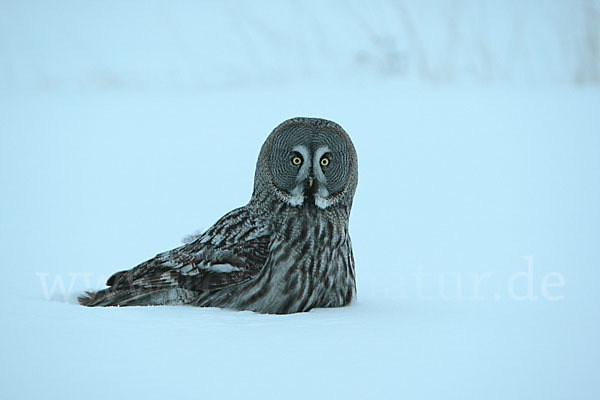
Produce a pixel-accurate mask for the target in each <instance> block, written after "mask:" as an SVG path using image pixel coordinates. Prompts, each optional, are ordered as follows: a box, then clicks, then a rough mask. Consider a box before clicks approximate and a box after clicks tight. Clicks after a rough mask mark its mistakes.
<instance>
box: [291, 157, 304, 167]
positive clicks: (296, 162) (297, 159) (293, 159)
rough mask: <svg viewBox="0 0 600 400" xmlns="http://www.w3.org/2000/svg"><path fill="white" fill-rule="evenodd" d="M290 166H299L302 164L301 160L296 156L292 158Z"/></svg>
mask: <svg viewBox="0 0 600 400" xmlns="http://www.w3.org/2000/svg"><path fill="white" fill-rule="evenodd" d="M292 164H294V165H300V164H302V159H301V158H300V157H298V156H294V158H292Z"/></svg>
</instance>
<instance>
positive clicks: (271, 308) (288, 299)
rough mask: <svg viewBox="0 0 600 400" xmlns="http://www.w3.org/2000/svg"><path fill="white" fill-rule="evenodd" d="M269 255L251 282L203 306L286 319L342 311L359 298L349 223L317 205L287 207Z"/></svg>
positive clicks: (206, 300)
mask: <svg viewBox="0 0 600 400" xmlns="http://www.w3.org/2000/svg"><path fill="white" fill-rule="evenodd" d="M284 208H285V209H284V210H281V211H282V212H281V213H279V215H280V217H281V218H279V219H278V220H277V221H276V222H275V223H274V224H272V227H271V229H272V241H271V245H270V255H269V257H268V259H267V261H266V265H265V267H264V268H263V269H262V271H261V272H260V274H259V275H258V276H257V277H256V278H255V279H253V280H252V281H249V282H245V283H242V284H240V285H236V286H232V287H228V288H224V289H222V290H220V291H219V292H217V293H215V292H212V293H211V294H210V295H201V296H200V299H199V301H198V305H200V306H212V307H227V308H234V309H238V310H252V311H257V312H262V313H273V314H287V313H294V312H302V311H308V310H310V309H312V308H316V307H341V306H344V305H346V304H348V303H350V302H351V301H352V299H353V298H354V297H355V294H356V285H355V278H354V258H353V255H352V244H351V242H350V236H349V234H348V226H347V223H346V222H345V221H347V219H345V218H343V216H342V215H340V211H339V210H338V211H337V212H336V211H335V210H334V211H329V210H327V211H323V210H319V209H317V208H316V207H314V206H306V207H284Z"/></svg>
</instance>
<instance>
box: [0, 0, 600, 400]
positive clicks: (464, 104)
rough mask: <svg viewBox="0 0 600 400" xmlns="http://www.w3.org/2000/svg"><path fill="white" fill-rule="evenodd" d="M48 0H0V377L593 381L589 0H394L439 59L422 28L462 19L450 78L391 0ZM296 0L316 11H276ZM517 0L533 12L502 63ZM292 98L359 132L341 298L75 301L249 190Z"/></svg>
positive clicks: (594, 146) (276, 385)
mask: <svg viewBox="0 0 600 400" xmlns="http://www.w3.org/2000/svg"><path fill="white" fill-rule="evenodd" d="M49 4H50V3H41V2H40V3H34V2H19V3H8V2H7V3H1V5H0V7H1V8H2V10H3V12H1V13H0V32H2V33H3V36H0V38H1V39H2V40H0V51H2V52H3V54H8V57H6V58H2V59H0V82H4V83H3V84H0V88H3V89H2V90H0V186H1V187H2V196H1V197H0V220H1V221H2V223H1V224H0V266H1V268H2V269H1V271H2V278H3V279H2V280H1V281H0V318H1V320H2V327H3V328H4V329H2V333H1V334H0V354H1V357H2V367H1V372H2V373H1V374H0V397H1V398H6V399H9V398H23V399H29V398H36V399H37V398H48V399H57V398H62V399H74V398H78V399H83V398H88V399H96V398H106V397H107V396H117V397H119V398H131V399H135V398H164V397H165V396H166V397H170V398H171V397H173V398H181V397H218V398H233V397H243V398H249V399H250V398H265V397H285V398H324V397H332V398H333V397H335V398H338V397H344V398H365V397H367V396H368V397H369V398H408V399H411V398H423V399H428V398H441V397H444V398H449V399H453V398H457V399H458V398H460V399H463V398H477V399H479V398H490V399H493V398H498V399H518V398H548V399H564V398H578V399H586V398H589V399H596V398H598V396H599V395H600V382H599V378H598V377H599V376H600V368H599V366H598V360H600V346H599V345H598V337H600V311H599V309H600V308H599V307H598V306H599V305H600V304H599V301H598V294H597V286H598V282H600V280H599V278H600V269H599V268H598V267H599V265H600V263H599V261H600V246H598V243H599V240H598V239H599V237H600V235H599V234H600V209H599V207H598V204H600V184H599V182H600V180H599V179H598V171H600V154H599V152H600V135H599V134H598V133H599V129H598V127H599V126H600V113H599V112H598V104H600V91H599V90H598V86H596V85H593V84H592V83H593V82H592V83H590V82H588V83H587V84H586V85H583V84H582V81H577V80H576V79H574V78H573V77H574V75H573V74H575V72H576V70H577V68H575V67H573V68H571V67H572V66H573V65H576V64H577V63H576V62H575V61H576V57H575V53H576V51H575V50H574V49H575V48H576V47H577V46H575V45H573V44H574V43H575V44H577V43H579V42H577V40H576V39H577V37H580V36H581V35H580V31H579V29H582V28H581V27H584V26H585V21H587V20H586V19H585V18H584V17H583V15H585V14H582V13H581V8H580V7H584V6H585V7H588V5H587V4H589V7H592V8H593V7H596V10H598V9H600V8H598V3H597V2H587V3H586V2H570V3H562V2H550V3H549V6H548V8H546V7H544V10H541V8H542V7H539V8H540V11H539V14H538V13H536V12H534V11H535V10H536V7H535V6H536V5H537V3H535V2H525V3H524V5H522V4H523V3H521V2H506V3H494V2H482V3H479V2H477V3H475V2H473V3H471V2H456V3H447V2H442V3H441V4H442V5H441V6H439V7H440V8H435V7H429V8H428V7H427V6H419V5H418V3H416V2H415V3H411V2H408V3H406V7H405V9H406V10H407V12H408V15H410V16H411V18H414V19H415V21H419V23H414V28H415V29H416V30H417V32H418V36H419V38H420V42H421V44H422V47H423V48H424V49H425V54H431V56H430V55H428V56H427V57H430V58H426V59H427V60H429V61H428V62H427V63H426V64H427V65H429V68H430V73H431V74H433V75H435V74H434V72H435V73H437V72H436V71H438V69H436V68H438V67H436V68H434V66H436V65H438V66H439V65H442V64H443V61H442V60H447V59H448V57H449V56H447V55H446V56H444V55H443V54H441V53H439V52H438V51H437V50H438V49H439V48H444V46H443V44H444V43H445V42H444V41H443V40H442V36H443V35H442V36H439V37H438V36H436V35H435V32H438V31H435V30H428V29H427V28H426V27H432V26H437V24H436V21H438V20H439V19H440V18H443V17H444V15H446V13H450V14H451V15H452V13H454V14H453V15H456V16H457V17H456V18H458V19H457V20H458V21H463V22H464V23H460V22H459V23H458V25H457V26H458V27H460V29H459V31H460V32H463V33H461V34H460V35H459V36H460V37H462V38H463V39H461V40H459V41H457V42H456V43H458V44H457V46H458V47H457V48H455V49H454V50H452V51H454V52H450V50H449V54H450V55H452V57H450V59H451V60H454V61H452V63H450V62H449V63H450V64H448V65H455V67H456V68H455V73H452V74H450V75H448V78H447V79H446V80H443V82H442V83H443V84H440V80H439V79H437V78H436V79H433V78H431V77H427V76H425V75H423V76H422V75H420V74H419V73H418V71H419V69H418V65H419V63H418V62H417V61H415V60H418V57H417V58H415V57H413V55H414V54H417V53H418V52H417V53H414V52H415V51H416V50H415V46H416V45H415V44H414V43H415V42H414V41H413V40H412V39H410V37H409V38H408V39H407V38H406V36H405V35H403V34H401V32H400V33H399V31H398V30H400V28H399V27H396V26H395V25H394V24H393V23H392V22H391V18H392V17H391V16H390V13H387V12H386V10H388V7H392V6H393V4H392V3H388V2H376V3H374V4H375V6H371V7H366V6H364V5H362V6H361V5H360V4H359V3H351V4H352V6H351V7H350V6H349V7H348V8H344V6H340V4H342V3H338V2H324V3H323V5H309V3H291V2H281V3H278V4H279V5H276V6H275V5H273V6H271V5H269V4H268V3H266V2H265V3H263V6H264V8H262V9H259V8H253V7H252V6H251V3H246V2H241V3H229V2H225V3H223V4H224V5H216V3H215V4H212V5H208V4H203V3H195V2H193V3H192V2H189V3H187V2H181V3H177V4H176V5H174V6H173V7H172V8H171V6H167V5H166V4H167V3H162V2H158V1H156V2H148V3H142V2H140V3H135V2H134V3H116V2H108V3H97V4H96V3H78V2H66V3H64V7H65V8H66V9H67V10H68V12H62V11H61V10H60V9H58V7H57V6H56V5H52V6H51V5H49ZM344 4H345V3H344ZM391 4H392V5H391ZM449 4H457V8H456V9H454V8H448V7H449V6H448V5H449ZM478 4H485V6H479V5H478ZM500 4H506V5H505V6H501V5H500ZM238 5H239V6H238ZM310 7H314V9H311V8H310ZM444 7H446V8H444ZM521 8H522V12H517V11H519V10H521ZM335 9H342V10H343V12H342V13H341V16H339V18H337V19H335V18H326V17H325V16H323V13H325V12H326V11H327V10H335ZM484 9H486V10H487V11H486V12H485V13H488V14H489V13H492V12H493V13H492V14H493V15H494V16H495V17H497V18H491V17H489V19H488V23H485V21H481V20H480V18H479V16H480V14H481V13H483V11H482V10H484ZM353 10H354V11H353ZM356 10H358V11H360V12H358V11H356ZM444 10H446V11H444ZM309 11H313V13H312V14H315V15H318V17H317V18H316V19H315V20H310V19H303V20H302V25H301V26H300V27H298V29H300V30H302V29H303V28H305V27H306V26H314V29H315V30H306V33H305V34H304V35H300V34H298V33H297V32H295V31H294V32H291V33H288V34H284V33H283V30H284V28H285V26H286V25H290V24H291V21H292V20H293V16H294V15H296V14H297V13H300V12H305V13H309ZM309 14H310V13H309ZM231 15H233V16H234V17H231ZM348 15H352V18H355V19H352V18H350V17H348ZM361 15H362V18H363V19H364V21H367V22H368V23H365V24H366V25H364V24H363V25H356V23H355V22H356V21H357V20H356V18H359V16H361ZM557 15H567V16H576V15H580V17H578V18H580V19H575V17H573V18H574V19H575V22H573V23H571V24H567V23H566V22H565V20H564V19H561V18H556V16H557ZM133 16H135V17H136V18H134V17H133ZM113 17H114V18H113ZM513 17H514V18H516V19H515V21H517V22H515V26H519V23H518V21H527V22H530V21H531V23H528V24H525V25H522V24H521V25H520V28H518V29H520V32H521V33H522V35H523V37H524V38H525V39H526V40H524V43H526V47H524V48H522V49H521V50H518V51H517V50H515V52H516V53H515V54H523V56H522V57H521V58H519V57H512V58H514V63H512V61H511V57H508V56H507V57H505V58H502V57H503V55H505V50H506V47H502V46H503V44H502V43H504V42H505V41H510V37H512V36H511V35H513V33H512V32H513V31H511V30H510V29H508V28H507V26H510V27H512V26H513V25H512V22H511V23H509V22H510V21H512V20H510V18H513ZM230 18H233V19H230ZM197 19H199V20H200V21H201V22H202V23H196V20H197ZM272 20H273V21H275V22H273V23H272V24H271V22H270V21H272ZM378 20H381V21H384V22H382V23H381V24H376V23H375V22H376V21H378ZM157 21H159V22H161V23H160V24H154V25H152V24H150V22H157ZM211 21H212V22H211ZM232 21H233V22H232ZM235 21H237V23H236V22H235ZM240 21H241V22H240ZM248 21H254V22H253V24H249V23H248ZM465 21H467V22H469V23H467V22H465ZM507 21H509V22H507ZM109 22H110V24H109ZM129 22H131V23H132V25H131V26H129ZM324 22H327V23H324ZM553 24H555V25H553ZM251 26H254V27H255V28H254V30H253V29H251ZM357 26H362V28H360V29H359V28H357ZM369 26H370V27H371V28H373V29H378V30H382V31H384V30H386V29H388V31H386V32H387V33H386V34H387V35H391V36H386V37H388V38H389V37H392V38H395V39H396V41H395V42H394V43H395V44H394V45H393V46H396V47H398V48H404V47H403V46H405V44H406V48H407V50H406V51H407V53H406V54H408V56H407V57H408V58H407V61H406V62H407V66H406V73H391V74H387V73H384V72H385V71H384V70H385V68H383V67H381V68H379V67H377V66H375V65H380V66H382V65H392V66H395V65H396V64H394V63H392V62H391V61H390V62H389V63H388V64H386V62H387V61H381V63H380V64H377V62H379V61H377V62H375V61H373V60H375V59H376V58H375V57H374V56H372V55H371V54H374V53H372V52H374V51H375V50H373V49H374V48H375V47H373V46H375V45H372V44H370V45H368V46H367V45H366V44H368V43H370V42H369V40H370V39H368V38H369V37H370V36H369V35H365V34H364V32H365V31H368V29H367V28H365V27H369ZM86 27H87V29H86ZM444 27H445V25H444ZM552 27H555V28H556V29H553V28H552ZM109 28H110V29H109ZM213 28H214V29H213ZM261 29H262V30H261ZM431 29H433V28H431ZM440 29H441V28H440ZM444 29H446V28H444ZM511 29H512V28H511ZM560 29H564V30H563V31H561V30H560ZM483 30H485V32H486V35H484V37H485V38H487V39H485V40H487V42H485V41H484V39H482V41H484V42H485V43H487V44H489V47H487V48H488V50H489V52H490V54H491V55H492V57H491V60H496V61H494V62H492V63H491V64H490V65H491V66H492V67H490V69H489V71H488V72H489V73H490V78H489V80H485V79H483V78H482V76H483V75H485V74H484V73H483V72H482V70H481V69H480V66H481V65H483V64H477V62H475V61H477V60H480V56H479V55H477V54H478V53H477V52H476V51H475V50H473V48H475V47H477V46H476V45H475V44H473V43H475V42H473V40H474V39H475V38H476V37H477V33H478V32H482V31H483ZM240 31H241V32H242V33H244V32H245V33H244V34H242V33H239V32H240ZM319 31H322V32H324V33H323V35H324V36H323V37H324V38H325V39H323V41H319V37H320V36H318V35H317V34H316V33H315V32H319ZM7 32H8V35H6V33H7ZM211 32H212V33H211ZM231 32H234V33H231ZM549 32H550V33H549ZM555 32H563V33H565V32H566V33H568V34H564V35H562V36H564V38H563V39H564V40H563V41H562V42H561V41H553V40H552V39H553V38H555V37H556V36H552V35H555ZM125 33H127V34H126V35H125ZM192 33H193V34H194V35H198V37H200V38H203V40H205V41H208V40H209V39H206V38H207V37H208V38H213V39H212V41H210V43H212V47H208V53H209V54H212V55H216V57H209V58H205V57H204V55H203V54H202V52H200V51H199V50H198V49H196V48H194V47H193V46H191V44H192V43H193V41H192V38H193V35H192ZM230 33H231V34H230ZM427 33H429V36H428V35H427ZM207 35H208V36H207ZM375 36H377V35H375ZM380 36H381V35H380ZM409 36H410V35H409ZM121 37H123V38H122V40H120V39H121ZM244 37H245V38H246V39H247V42H238V41H240V40H242V38H244ZM265 37H266V38H265ZM268 38H271V39H268ZM507 38H508V39H507ZM413 39H414V38H413ZM570 40H572V41H573V42H569V41H570ZM405 42H406V43H405ZM173 43H180V44H179V46H180V47H176V46H174V45H173ZM227 43H229V44H232V43H237V44H236V45H235V46H233V45H232V46H233V47H230V46H228V45H227ZM244 43H246V44H244ZM248 43H250V44H248ZM337 43H339V47H338V46H336V44H337ZM365 43H366V44H365ZM378 43H380V42H378ZM381 43H383V44H381ZM381 43H380V45H381V46H383V47H385V46H391V45H389V44H388V45H386V44H385V43H389V42H386V41H385V40H384V41H383V42H381ZM465 43H472V46H473V47H469V46H467V45H466V44H465ZM90 44H91V45H90ZM113 44H114V46H115V47H114V49H113V47H111V46H112V45H113ZM538 44H539V46H538ZM3 46H4V47H3ZM236 46H237V47H236ZM319 46H322V47H323V49H322V50H321V47H319ZM361 46H364V47H361ZM369 46H371V47H369ZM393 46H392V47H393ZM437 46H440V47H439V48H438V47H437ZM507 46H508V45H507ZM523 46H525V45H523ZM417 47H418V46H417ZM221 48H222V50H221ZM287 48H290V49H291V50H290V51H289V52H288V51H287V50H285V49H287ZM361 48H363V50H360V49H361ZM298 49H304V50H303V51H304V53H302V52H301V51H300V50H298ZM327 49H328V50H327ZM364 49H366V50H364ZM528 49H529V50H531V51H526V50H528ZM361 51H362V52H363V53H361ZM250 53H252V54H255V57H254V58H253V56H252V55H250ZM384 53H385V54H388V53H386V52H384V51H382V53H381V54H384ZM401 53H402V52H401ZM182 54H183V55H182ZM233 54H237V57H234V56H233ZM303 54H304V55H305V56H303ZM356 54H359V55H360V54H363V55H365V56H364V57H363V58H360V57H358V56H357V57H358V59H359V60H370V61H368V62H367V61H364V62H362V63H361V62H357V63H354V61H352V62H348V60H356V58H355V57H354V56H353V55H356ZM378 54H379V53H378ZM390 54H392V55H393V54H395V53H394V52H391V53H390ZM402 54H404V53H402ZM320 55H327V56H326V57H325V58H324V60H325V62H324V63H323V65H321V64H319V63H318V58H319V56H320ZM346 55H347V56H346ZM388 55H389V54H388ZM435 55H438V56H435ZM434 56H435V57H434ZM571 56H572V57H571ZM390 57H392V56H390ZM431 57H433V58H431ZM436 57H439V60H438V58H436ZM392 58H393V57H392ZM205 60H207V61H206V62H204V61H205ZM248 60H254V61H255V62H254V63H251V62H249V61H248ZM271 60H272V61H273V62H272V63H270V62H269V61H271ZM381 60H387V59H386V58H385V57H384V56H383V55H382V59H381ZM432 60H438V61H435V62H434V61H432ZM548 60H556V63H549V62H548ZM294 61H296V62H297V65H294ZM388 61H389V60H388ZM413 62H414V63H413ZM444 62H445V61H444ZM390 63H391V64H390ZM461 63H462V64H461ZM469 63H470V64H469ZM465 64H468V65H471V67H470V68H462V67H460V66H461V65H465ZM546 64H548V70H545V68H542V67H543V66H544V65H546ZM199 65H203V69H197V71H198V72H199V73H198V74H195V73H194V71H196V66H199ZM361 65H362V66H364V65H371V66H372V68H371V67H364V68H363V67H362V66H361ZM423 65H425V64H423ZM146 67H147V68H146ZM370 68H371V69H370ZM390 68H391V69H392V70H394V68H395V67H394V68H392V67H390ZM590 68H591V67H590ZM442 69H443V68H441V67H439V70H440V71H441V70H442ZM98 71H101V72H98ZM102 71H103V72H102ZM336 71H339V74H338V73H336ZM382 71H383V72H382ZM490 71H491V72H490ZM589 71H593V68H591V69H590V70H589ZM97 72H98V75H95V74H96V73H97ZM440 74H441V72H440ZM98 76H104V77H105V78H106V77H107V76H112V77H115V79H114V80H113V81H110V82H113V83H114V82H117V83H118V84H114V85H112V84H103V83H102V82H105V83H106V82H107V81H104V80H102V79H104V78H102V79H100V78H98ZM440 76H445V75H443V74H441V75H438V77H440ZM588 76H592V75H588ZM515 77H518V78H515ZM527 77H529V78H527ZM117 78H118V79H117ZM44 82H45V83H44ZM481 83H483V84H481ZM294 116H318V117H324V118H328V119H331V120H333V121H335V122H338V123H339V124H341V125H342V126H343V127H344V129H345V130H346V131H347V132H348V133H349V135H350V136H351V138H352V140H353V141H354V144H355V147H356V150H357V153H358V157H359V185H358V189H357V193H356V197H355V200H354V206H353V211H352V217H351V223H350V231H351V235H352V241H353V246H354V253H355V258H356V264H357V282H358V301H357V302H356V303H355V304H353V305H351V306H349V307H346V308H342V309H327V310H325V309H322V310H313V311H311V312H309V313H304V314H296V315H287V316H273V315H259V314H254V313H251V312H234V311H228V310H220V309H201V308H193V307H131V308H98V309H95V308H84V307H81V306H79V305H77V304H76V301H75V299H76V296H77V295H78V294H80V293H81V292H82V291H83V290H86V289H90V288H99V287H102V285H103V283H104V282H105V281H106V279H107V278H108V276H110V275H111V274H112V273H113V272H116V271H118V270H122V269H125V268H128V267H131V266H133V265H136V264H137V263H139V262H141V261H144V260H146V259H148V258H150V257H152V256H154V255H155V254H157V253H159V252H161V251H165V250H168V249H170V248H174V247H176V246H178V245H180V244H181V239H182V238H183V237H184V236H185V235H187V234H190V233H192V232H197V231H198V230H200V231H202V230H205V229H207V228H208V227H210V225H211V224H212V223H214V222H215V221H216V220H217V219H218V218H220V217H221V216H222V215H224V214H225V213H226V212H228V211H230V210H231V209H233V208H235V207H239V206H241V205H244V204H245V203H246V202H247V201H248V199H249V198H250V194H251V192H252V181H253V176H254V167H255V163H256V158H257V156H258V152H259V150H260V146H261V145H262V143H263V141H264V139H265V138H266V137H267V135H268V134H269V132H270V131H271V130H272V129H273V128H274V127H275V126H276V125H277V124H279V123H280V122H282V121H283V120H285V119H287V118H290V117H294Z"/></svg>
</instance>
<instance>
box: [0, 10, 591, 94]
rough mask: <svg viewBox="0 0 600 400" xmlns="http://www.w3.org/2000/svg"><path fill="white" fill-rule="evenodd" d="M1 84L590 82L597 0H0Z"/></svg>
mask: <svg viewBox="0 0 600 400" xmlns="http://www.w3.org/2000/svg"><path fill="white" fill-rule="evenodd" d="M1 7H2V13H1V15H0V27H1V29H2V30H1V31H0V35H1V36H0V37H1V41H0V55H1V58H0V89H2V90H10V91H23V90H28V91H37V92H56V91H65V90H71V91H157V90H163V91H164V90H171V91H186V92H190V91H192V92H200V91H206V90H218V89H225V88H240V87H248V86H257V85H281V84H286V83H290V82H298V81H321V82H328V81H330V80H339V81H347V80H352V79H359V78H369V79H390V80H402V81H410V82H420V83H426V84H432V85H449V84H455V83H468V84H476V85H490V84H513V85H537V86H542V85H548V84H554V85H556V84H560V85H580V86H585V85H597V84H598V83H599V82H600V39H599V38H600V28H599V22H598V21H599V20H600V6H599V3H598V2H597V1H592V0H574V1H568V2H566V1H560V0H550V1H537V0H525V1H517V0H514V1H511V0H509V1H485V0H483V1H475V0H444V1H435V2H429V1H425V2H423V1H421V2H419V1H391V0H377V1H372V2H364V1H347V2H339V1H334V0H325V1H320V2H315V1H290V0H284V1H277V2H273V1H268V0H263V1H260V0H259V1H223V2H206V1H175V2H165V1H156V0H150V1H135V0H134V1H128V2H120V1H110V0H109V1H102V2H98V1H68V0H66V1H60V2H52V3H48V2H45V1H2V2H1Z"/></svg>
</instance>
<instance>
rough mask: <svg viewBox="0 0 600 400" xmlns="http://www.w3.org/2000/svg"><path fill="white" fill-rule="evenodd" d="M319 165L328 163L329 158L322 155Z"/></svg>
mask: <svg viewBox="0 0 600 400" xmlns="http://www.w3.org/2000/svg"><path fill="white" fill-rule="evenodd" d="M321 165H322V166H324V167H326V166H328V165H329V158H328V157H323V158H321Z"/></svg>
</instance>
